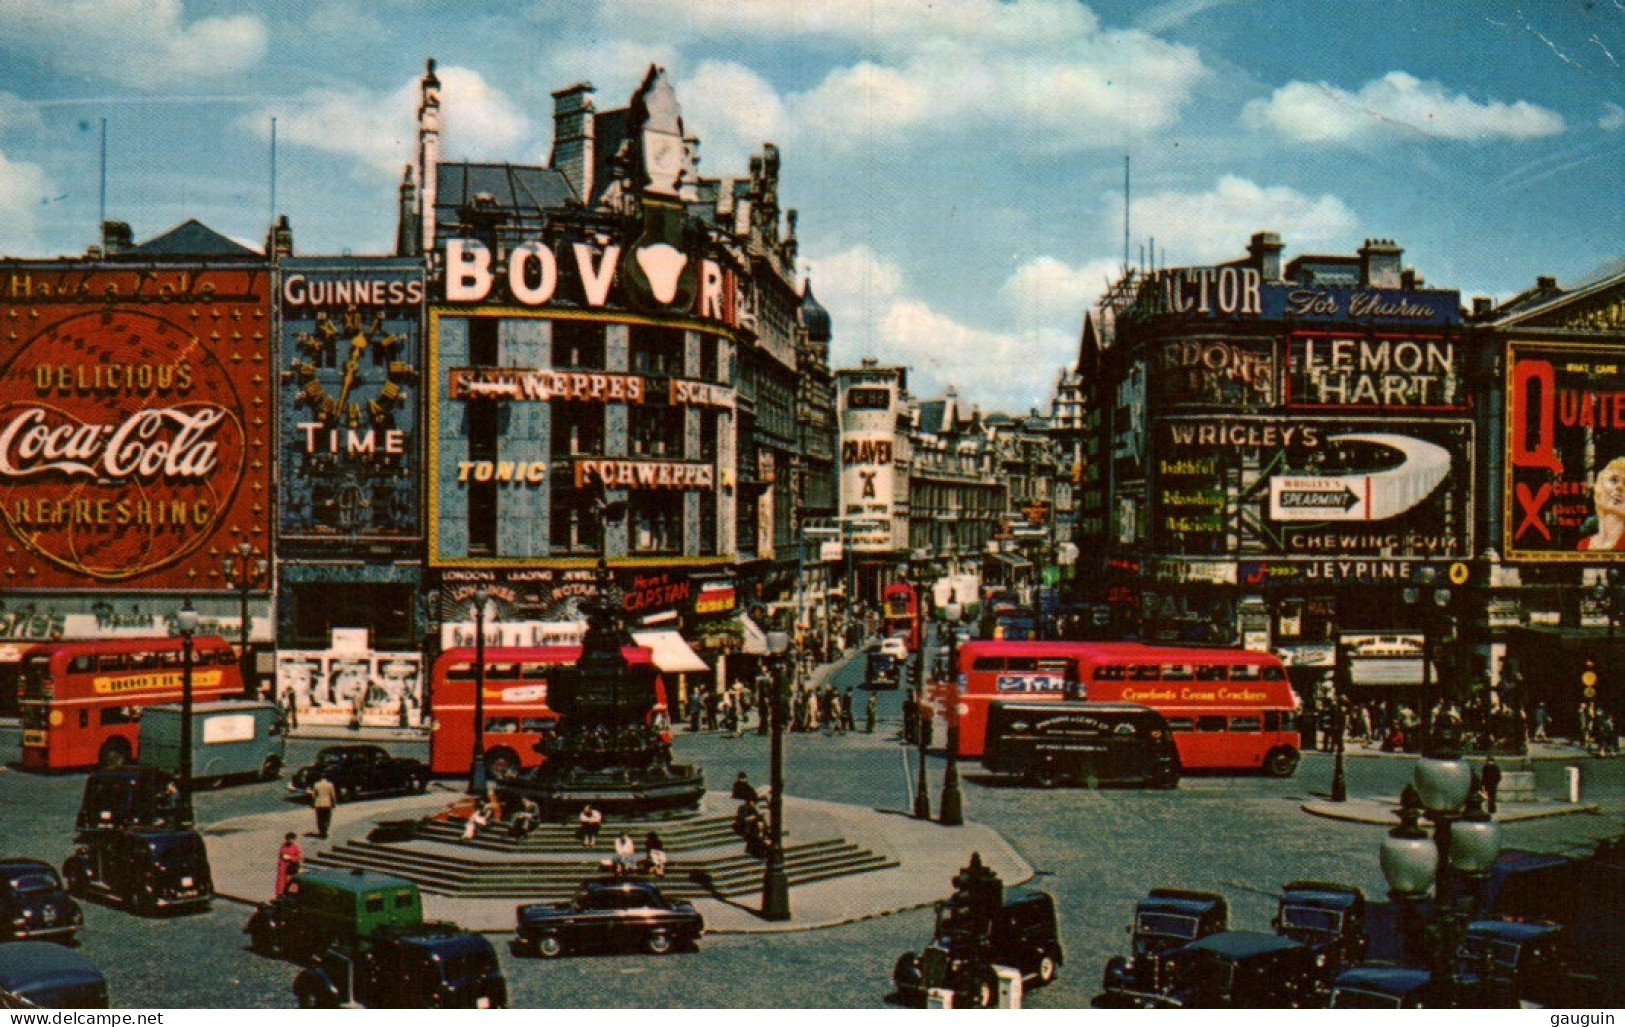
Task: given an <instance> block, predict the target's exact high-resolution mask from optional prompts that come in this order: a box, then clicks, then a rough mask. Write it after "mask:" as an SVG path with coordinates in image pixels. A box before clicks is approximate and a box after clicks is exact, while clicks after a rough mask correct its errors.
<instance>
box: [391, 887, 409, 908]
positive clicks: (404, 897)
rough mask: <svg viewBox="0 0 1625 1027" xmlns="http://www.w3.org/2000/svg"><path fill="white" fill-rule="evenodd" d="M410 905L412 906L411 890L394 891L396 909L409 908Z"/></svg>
mask: <svg viewBox="0 0 1625 1027" xmlns="http://www.w3.org/2000/svg"><path fill="white" fill-rule="evenodd" d="M411 907H412V893H411V892H409V891H398V892H396V893H395V908H396V909H410V908H411Z"/></svg>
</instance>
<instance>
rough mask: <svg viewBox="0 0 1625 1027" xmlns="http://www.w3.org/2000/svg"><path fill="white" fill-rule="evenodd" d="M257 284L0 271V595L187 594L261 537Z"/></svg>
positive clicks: (265, 322) (262, 360)
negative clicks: (0, 589)
mask: <svg viewBox="0 0 1625 1027" xmlns="http://www.w3.org/2000/svg"><path fill="white" fill-rule="evenodd" d="M266 282H267V277H266V275H265V273H264V272H263V271H254V270H242V269H237V268H233V269H229V270H222V269H213V268H201V267H187V268H174V269H164V270H152V269H145V270H129V271H122V270H107V269H100V268H98V269H88V268H86V269H78V270H62V269H60V268H58V267H52V268H41V267H27V266H11V267H8V268H6V269H5V271H4V273H3V275H0V325H3V326H4V327H3V333H0V530H3V531H4V534H5V536H6V546H5V551H4V553H3V554H0V582H4V587H6V588H20V589H29V588H96V587H99V586H101V585H103V584H106V583H110V582H120V583H125V584H128V585H131V586H136V587H144V588H177V589H178V588H185V589H188V590H199V589H206V588H208V587H210V584H211V583H212V582H216V581H218V574H219V567H220V559H219V553H220V552H221V551H222V550H224V549H226V548H229V547H234V546H236V545H237V543H238V542H239V541H241V540H244V539H247V540H248V541H250V542H252V543H254V545H255V546H256V548H263V547H264V546H265V545H266V542H267V538H268V536H267V526H268V524H269V521H270V513H269V506H270V499H271V497H270V494H269V491H268V487H269V485H270V459H269V455H268V453H267V450H266V436H267V432H268V426H269V410H268V392H267V389H268V386H267V371H268V364H267V358H268V350H269V317H268V304H267V296H266Z"/></svg>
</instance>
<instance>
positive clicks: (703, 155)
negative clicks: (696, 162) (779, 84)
mask: <svg viewBox="0 0 1625 1027" xmlns="http://www.w3.org/2000/svg"><path fill="white" fill-rule="evenodd" d="M679 99H680V102H681V103H682V106H683V127H684V128H685V129H686V130H687V131H688V132H689V133H690V134H691V135H697V136H698V137H699V139H700V174H701V175H703V176H706V177H712V176H715V175H719V174H738V173H739V172H740V171H741V170H742V169H743V168H744V167H745V166H746V164H745V160H746V159H747V158H748V156H749V155H750V154H752V153H755V152H756V151H758V150H760V149H761V147H762V144H763V143H765V142H780V141H782V140H784V139H785V138H787V137H788V134H789V125H788V123H787V120H786V118H787V115H786V112H785V110H784V105H783V104H782V103H781V102H779V98H778V95H777V94H776V93H775V92H774V91H773V87H772V86H770V85H769V84H768V83H767V81H766V80H765V79H763V78H762V77H761V76H760V75H758V74H756V72H754V71H752V70H750V69H749V68H745V67H742V66H740V65H738V64H728V63H721V62H715V61H707V62H705V63H703V64H701V65H700V66H699V67H698V68H696V69H695V70H694V72H693V74H691V75H689V76H688V77H686V78H685V79H684V80H683V82H682V83H681V96H680V98H679Z"/></svg>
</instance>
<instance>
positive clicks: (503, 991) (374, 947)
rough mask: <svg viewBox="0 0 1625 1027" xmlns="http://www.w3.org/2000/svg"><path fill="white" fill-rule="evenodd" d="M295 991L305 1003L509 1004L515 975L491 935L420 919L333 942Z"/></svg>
mask: <svg viewBox="0 0 1625 1027" xmlns="http://www.w3.org/2000/svg"><path fill="white" fill-rule="evenodd" d="M293 994H294V998H295V999H296V1000H297V1001H298V1003H299V1005H300V1007H301V1008H304V1009H317V1008H321V1009H333V1008H337V1007H339V1006H343V1005H352V1004H358V1005H363V1006H366V1007H368V1008H370V1009H502V1008H504V1007H506V1006H507V1004H508V982H507V981H506V980H505V979H504V978H503V976H502V970H501V969H500V968H499V967H498V966H497V954H496V950H494V949H493V948H492V947H491V943H490V942H489V941H487V940H486V939H485V937H484V936H483V935H478V934H472V933H470V932H468V931H465V930H463V929H462V928H461V927H458V926H457V925H456V924H448V923H420V924H413V925H411V926H406V927H380V928H378V929H377V930H375V931H373V932H372V933H371V934H368V935H366V936H364V937H362V938H360V939H358V944H356V945H354V946H351V945H345V944H334V945H332V946H330V947H328V948H327V950H326V951H324V952H322V953H321V955H320V956H319V957H318V958H317V961H316V965H315V966H312V967H309V968H307V969H304V970H301V971H300V972H299V976H297V977H295V978H294V981H293Z"/></svg>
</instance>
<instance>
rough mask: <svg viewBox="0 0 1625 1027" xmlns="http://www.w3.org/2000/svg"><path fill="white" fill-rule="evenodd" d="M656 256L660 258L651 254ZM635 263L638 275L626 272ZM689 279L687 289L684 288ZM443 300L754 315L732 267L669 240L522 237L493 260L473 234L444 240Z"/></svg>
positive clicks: (724, 319)
mask: <svg viewBox="0 0 1625 1027" xmlns="http://www.w3.org/2000/svg"><path fill="white" fill-rule="evenodd" d="M656 257H658V259H655V258H656ZM629 264H630V265H635V266H636V269H637V271H638V273H637V274H629V273H627V270H626V269H627V267H628V266H629ZM690 283H692V286H693V287H692V288H689V287H686V286H688V285H689V284H690ZM444 299H445V301H446V302H447V303H455V304H462V303H486V302H499V303H502V302H512V303H516V304H518V305H519V306H523V307H546V306H549V305H551V304H553V303H555V302H560V301H562V302H565V303H569V304H571V305H579V306H584V307H592V308H607V307H637V308H648V307H657V308H662V309H666V310H669V311H671V312H674V313H677V312H684V311H686V312H688V313H692V314H694V315H696V316H698V317H701V318H706V319H708V320H712V321H718V322H720V323H722V324H724V325H727V326H728V327H730V328H733V327H738V326H739V325H741V324H743V323H747V322H749V321H750V320H752V317H751V314H750V311H749V306H750V298H749V295H748V293H747V292H746V291H745V290H744V289H742V288H741V287H740V283H739V280H738V277H737V276H736V275H735V274H734V273H733V271H732V270H730V269H728V268H724V267H723V266H722V265H720V264H718V263H716V262H715V261H712V260H707V259H704V258H700V257H696V256H694V255H692V254H689V253H684V252H683V251H681V250H678V249H676V248H675V247H672V246H670V245H665V244H660V245H657V246H645V247H633V248H627V247H625V246H623V245H621V244H620V243H611V244H608V245H599V244H597V243H596V241H594V242H586V241H563V242H559V243H556V244H554V245H551V246H550V245H546V244H544V243H542V242H540V241H530V242H523V243H520V244H519V245H517V246H514V247H513V248H512V249H511V250H508V251H507V254H506V259H505V260H499V259H498V257H497V255H496V254H494V253H492V252H491V249H490V248H489V247H488V246H486V245H485V244H484V243H482V242H480V241H479V240H477V239H456V238H453V239H447V240H446V246H445V280H444Z"/></svg>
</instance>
